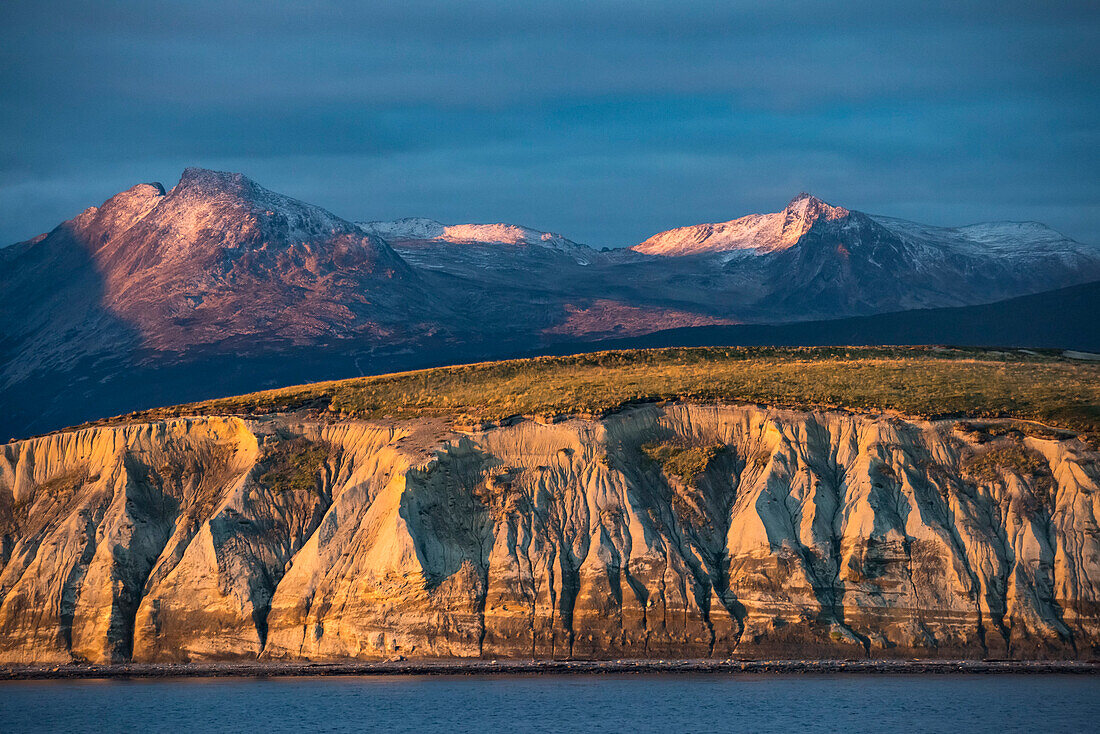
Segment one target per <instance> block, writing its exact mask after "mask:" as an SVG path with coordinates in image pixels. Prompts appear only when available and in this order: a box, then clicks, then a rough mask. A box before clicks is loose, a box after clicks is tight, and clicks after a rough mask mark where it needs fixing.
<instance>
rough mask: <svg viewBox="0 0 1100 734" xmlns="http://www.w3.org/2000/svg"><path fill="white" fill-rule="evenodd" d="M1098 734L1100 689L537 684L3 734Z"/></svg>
mask: <svg viewBox="0 0 1100 734" xmlns="http://www.w3.org/2000/svg"><path fill="white" fill-rule="evenodd" d="M39 731H58V732H282V731H293V732H314V731H317V732H336V731H384V732H424V733H427V734H432V733H434V732H440V733H446V734H454V733H456V732H500V731H508V732H592V733H594V734H606V733H610V732H664V733H673V732H676V733H678V732H710V731H729V732H847V733H851V732H857V731H875V732H956V733H958V734H974V733H975V732H998V734H1004V733H1005V732H1016V731H1027V732H1097V731H1100V676H1084V675H1082V676H1077V675H847V674H840V675H744V674H723V675H712V674H705V675H685V674H653V675H591V676H588V675H532V676H522V675H515V676H486V675H481V676H477V675H474V676H424V677H417V676H398V677H347V678H345V677H316V678H229V679H227V678H171V679H152V680H150V679H131V680H118V679H114V680H64V681H19V682H4V683H0V732H39Z"/></svg>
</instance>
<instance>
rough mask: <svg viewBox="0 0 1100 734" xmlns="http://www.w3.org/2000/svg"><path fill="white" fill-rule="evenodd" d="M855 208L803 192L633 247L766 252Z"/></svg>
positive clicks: (658, 251) (678, 252)
mask: <svg viewBox="0 0 1100 734" xmlns="http://www.w3.org/2000/svg"><path fill="white" fill-rule="evenodd" d="M849 214H851V212H849V211H848V210H847V209H844V208H843V207H839V206H832V205H830V204H826V203H825V202H824V201H822V200H821V199H818V198H817V197H816V196H812V195H810V194H807V193H801V194H799V195H798V196H796V197H794V198H793V199H791V201H790V202H789V203H788V204H787V206H786V207H784V208H783V210H782V211H779V212H775V213H773V214H750V215H748V216H746V217H741V218H739V219H734V220H731V221H729V222H718V223H711V224H696V225H692V226H690V227H679V228H677V229H671V230H668V231H667V232H661V233H659V234H655V235H653V236H652V237H650V238H649V239H647V240H646V241H644V242H642V243H641V244H639V245H635V246H634V247H632V248H631V249H632V250H634V251H635V252H640V253H643V254H646V255H662V256H669V257H672V256H682V255H698V254H704V253H720V252H738V251H741V252H745V253H751V254H764V253H769V252H778V251H781V250H786V249H789V248H791V247H793V246H794V245H795V244H797V243H798V241H799V240H800V239H801V238H802V236H803V235H804V234H806V232H807V231H809V229H810V227H812V226H813V225H814V223H816V222H817V221H819V220H821V219H825V220H830V221H832V220H839V219H844V218H845V217H847V216H848V215H849Z"/></svg>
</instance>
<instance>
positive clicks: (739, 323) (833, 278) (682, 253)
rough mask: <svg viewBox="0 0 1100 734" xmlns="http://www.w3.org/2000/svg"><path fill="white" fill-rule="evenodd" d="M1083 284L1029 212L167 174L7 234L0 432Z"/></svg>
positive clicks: (1082, 267)
mask: <svg viewBox="0 0 1100 734" xmlns="http://www.w3.org/2000/svg"><path fill="white" fill-rule="evenodd" d="M1097 280H1100V247H1096V246H1094V245H1088V244H1083V243H1079V242H1075V241H1073V240H1071V239H1069V238H1067V237H1065V236H1063V235H1061V234H1059V233H1057V232H1055V231H1054V230H1052V229H1050V228H1048V227H1045V226H1043V225H1041V224H1038V223H1034V222H1024V223H1019V222H997V223H989V224H977V225H971V226H967V227H958V228H942V227H932V226H927V225H921V224H916V223H913V222H907V221H903V220H899V219H893V218H888V217H882V216H875V215H869V214H864V213H862V212H858V211H853V210H849V209H846V208H843V207H840V206H834V205H831V204H827V203H825V202H823V201H821V200H820V199H818V198H816V197H814V196H811V195H809V194H805V193H803V194H799V195H798V196H796V197H795V198H794V199H792V200H791V201H790V202H789V203H788V204H787V205H786V206H785V207H784V208H783V209H782V210H781V211H778V212H775V213H771V214H753V215H749V216H745V217H741V218H739V219H734V220H731V221H728V222H722V223H714V224H698V225H694V226H690V227H681V228H677V229H672V230H669V231H667V232H662V233H660V234H656V235H654V236H653V237H650V238H648V239H647V240H645V241H644V242H642V243H639V244H637V245H634V246H633V247H630V248H623V249H608V248H603V249H600V250H597V249H595V248H592V247H588V246H586V245H583V244H580V243H577V242H573V241H571V240H569V239H567V238H565V237H563V236H561V235H558V234H552V233H548V232H541V231H538V230H534V229H530V228H527V227H521V226H517V225H513V224H507V223H496V224H455V225H445V224H441V223H439V222H436V221H433V220H430V219H422V218H410V219H401V220H396V221H364V222H358V223H356V222H352V221H349V220H345V219H341V218H340V217H337V216H335V215H333V214H331V213H330V212H328V211H325V210H324V209H322V208H320V207H316V206H312V205H309V204H306V203H304V202H301V201H298V200H295V199H292V198H290V197H287V196H283V195H281V194H277V193H275V192H272V191H269V190H267V189H265V188H263V187H262V186H260V185H258V184H256V183H255V182H253V181H251V180H249V179H248V178H246V177H244V176H242V175H240V174H234V173H222V172H215V171H208V170H204V169H197V168H189V169H187V170H186V171H185V172H184V173H183V176H182V177H181V179H180V181H179V183H177V184H176V185H175V186H174V187H173V188H171V189H170V190H167V189H166V188H165V187H163V186H161V185H160V184H139V185H137V186H134V187H133V188H131V189H129V190H127V191H124V192H121V193H119V194H117V195H115V196H114V197H112V198H110V199H109V200H107V201H106V202H104V203H103V204H102V205H101V206H99V207H91V208H89V209H87V210H85V211H84V212H82V213H81V214H79V215H77V216H76V217H75V218H73V219H70V220H68V221H66V222H63V223H62V224H60V225H59V226H57V227H56V228H55V229H53V230H52V231H50V232H49V233H47V234H43V235H40V236H38V237H35V238H33V239H31V240H28V241H26V242H22V243H18V244H15V245H13V246H10V247H6V248H3V249H0V391H2V394H3V397H2V398H0V430H4V431H8V434H9V435H27V434H29V433H33V432H42V431H46V430H51V429H54V428H57V427H60V426H62V425H67V424H72V423H75V422H79V421H83V420H88V419H91V418H95V417H100V416H102V415H104V414H114V413H119V412H123V411H129V410H134V409H138V408H142V407H150V406H153V405H160V404H166V403H176V402H182V401H186V400H195V399H201V398H206V397H214V396H217V395H222V394H227V393H232V392H242V391H247V390H254V389H259V388H262V387H272V386H276V385H280V384H289V383H293V382H302V381H307V380H318V379H327V378H338V377H348V376H353V375H356V374H367V373H377V372H382V371H390V370H396V369H409V368H414V367H421V366H431V365H435V364H444V363H448V362H456V361H476V360H481V359H487V358H499V357H504V356H512V355H515V354H530V353H538V352H544V351H554V350H559V351H560V350H562V349H565V348H567V347H569V346H571V345H579V346H580V347H581V348H583V346H584V345H590V346H595V345H598V344H600V343H604V342H606V341H607V340H611V339H615V340H624V339H636V338H644V336H645V335H647V334H652V333H654V332H663V333H679V334H684V338H685V339H689V340H690V339H697V337H689V336H688V334H689V333H695V334H698V333H699V332H693V331H692V330H695V329H700V328H705V329H710V330H712V331H711V332H709V333H714V334H725V335H726V336H725V337H717V336H716V337H715V338H728V339H736V338H737V337H736V336H733V335H732V334H733V333H734V332H730V331H728V329H731V328H733V329H739V328H740V329H743V328H753V329H769V328H779V329H782V328H790V327H783V326H775V325H782V324H793V323H794V322H811V321H812V322H827V323H831V322H832V320H837V319H851V318H853V317H870V318H876V317H875V316H874V315H875V314H888V313H892V312H902V311H911V310H914V309H944V308H947V309H957V308H959V307H975V306H977V305H979V304H995V302H1000V301H1002V300H1005V299H1013V298H1017V297H1020V296H1026V295H1029V294H1042V293H1044V292H1049V291H1053V290H1055V289H1060V288H1066V287H1068V286H1078V285H1081V284H1086V283H1090V282H1093V281H1097ZM1089 293H1093V294H1094V293H1095V291H1089ZM1049 298H1053V299H1055V300H1054V301H1053V303H1055V304H1056V303H1057V300H1056V299H1057V298H1058V296H1056V295H1055V296H1050V297H1049ZM1049 298H1048V300H1049ZM1092 298H1093V299H1094V301H1095V295H1093V296H1092ZM982 308H986V309H989V308H991V307H990V306H988V305H986V306H982ZM993 308H994V309H995V308H996V307H995V306H993ZM952 318H953V319H955V320H956V321H957V320H958V319H959V318H962V319H963V321H965V316H960V315H959V314H955V315H954V316H952ZM987 318H988V317H987ZM933 319H934V317H933ZM993 320H994V321H996V317H994V318H993ZM822 328H823V331H822V332H821V333H829V331H828V329H827V328H825V327H822ZM673 329H674V330H677V331H676V332H668V331H667V330H673ZM714 329H718V331H713V330H714ZM702 333H708V332H702ZM923 333H924V334H926V335H928V336H936V335H937V332H936V329H935V327H934V326H933V327H932V328H930V329H926V330H925V331H924V332H923ZM945 333H946V332H945ZM882 336H883V339H882V341H884V342H890V343H897V342H900V341H904V337H903V336H898V335H895V336H894V338H891V336H892V334H891V333H890V332H889V330H887V332H886V333H884V334H882ZM1004 337H1005V338H1006V340H1008V342H1009V343H1010V344H1009V345H1013V346H1052V345H1049V344H1035V343H1033V337H1032V336H1028V335H1026V334H1023V333H1022V332H1021V333H1020V334H1016V333H1014V332H1012V331H1011V330H1009V331H1008V332H1004ZM754 338H755V339H757V340H762V341H765V342H766V341H767V337H766V335H765V336H759V335H757V336H756V337H754ZM946 340H947V339H945V341H946ZM930 341H939V340H931V339H930ZM1053 346H1062V347H1065V348H1078V349H1081V348H1092V344H1091V343H1084V342H1076V341H1075V342H1073V343H1069V342H1067V343H1064V344H1058V345H1053Z"/></svg>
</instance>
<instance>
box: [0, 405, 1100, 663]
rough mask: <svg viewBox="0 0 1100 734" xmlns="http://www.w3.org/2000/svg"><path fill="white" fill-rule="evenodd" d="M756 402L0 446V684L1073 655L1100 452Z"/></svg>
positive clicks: (99, 433) (208, 430) (1088, 643)
mask: <svg viewBox="0 0 1100 734" xmlns="http://www.w3.org/2000/svg"><path fill="white" fill-rule="evenodd" d="M1025 433H1027V432H1026V431H1025V432H1021V431H1019V430H1016V429H1013V428H1011V426H1009V425H1008V424H1005V423H989V424H979V425H976V426H971V425H960V424H955V423H953V422H950V421H945V422H936V423H928V422H917V421H906V420H902V419H899V418H896V417H883V416H861V415H852V414H847V413H840V412H836V413H832V412H817V413H799V412H791V411H780V410H769V409H761V408H756V407H751V406H750V407H736V406H701V405H682V404H672V405H667V406H656V405H648V406H643V407H637V408H633V409H630V410H626V411H623V412H620V413H617V414H615V415H612V416H610V417H608V418H605V419H602V420H598V421H587V420H579V419H572V420H564V421H560V422H553V423H543V422H539V421H536V420H526V419H525V420H519V421H516V422H513V423H512V424H511V425H506V426H495V427H491V428H486V429H485V430H472V431H465V432H461V431H457V430H454V429H453V428H451V427H449V426H447V425H446V424H444V423H443V422H441V421H427V420H423V421H419V422H405V423H392V424H382V423H366V422H350V421H349V422H336V423H331V422H330V423H319V422H316V421H315V420H306V419H304V418H303V419H299V418H296V417H295V416H293V415H290V416H281V417H276V418H271V419H266V420H254V421H251V420H250V421H244V420H241V419H237V418H210V417H208V418H192V419H179V420H170V421H161V422H153V423H144V424H130V425H123V426H118V427H99V428H88V429H84V430H80V431H76V432H69V433H59V434H53V435H50V436H46V437H42V438H37V439H33V440H28V441H21V442H13V443H10V444H7V445H5V446H3V447H0V534H2V554H0V661H4V662H35V663H56V662H67V661H71V660H87V661H94V662H111V661H123V660H129V659H133V660H137V661H188V660H190V661H197V660H217V659H250V658H261V659H309V660H336V659H343V658H384V657H392V656H395V655H404V656H407V657H410V658H415V657H465V656H478V655H483V656H493V657H568V656H574V657H684V658H688V657H703V656H716V657H717V656H721V657H725V656H728V655H739V656H746V657H748V656H765V655H767V656H796V657H810V656H833V657H835V656H840V657H853V656H859V655H864V654H870V655H873V656H920V657H954V656H965V657H983V656H996V657H1002V656H1014V657H1089V656H1094V655H1096V654H1097V653H1098V651H1100V603H1098V602H1100V530H1098V526H1097V517H1098V514H1100V492H1098V491H1097V489H1098V484H1100V463H1098V461H1100V455H1098V454H1097V453H1096V452H1094V451H1092V450H1091V449H1090V448H1089V447H1088V446H1087V445H1086V444H1085V443H1083V442H1081V441H1080V440H1078V439H1076V438H1062V439H1056V438H1038V437H1034V436H1028V435H1025Z"/></svg>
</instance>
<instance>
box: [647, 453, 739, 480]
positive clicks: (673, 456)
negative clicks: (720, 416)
mask: <svg viewBox="0 0 1100 734" xmlns="http://www.w3.org/2000/svg"><path fill="white" fill-rule="evenodd" d="M725 450H726V447H725V446H722V445H720V444H719V445H715V446H678V445H676V444H671V443H647V444H644V445H643V446H642V453H644V454H645V455H646V456H648V457H649V458H650V459H652V460H653V461H655V462H657V463H658V464H660V465H661V468H662V469H664V470H665V471H666V472H668V473H669V474H672V475H673V476H676V477H678V478H679V479H680V480H681V481H682V482H684V483H685V484H694V483H695V480H696V479H697V478H698V476H699V475H700V474H702V473H703V472H704V471H706V469H707V467H708V466H709V465H710V462H711V460H712V459H713V458H714V457H716V456H718V455H719V454H720V453H722V452H723V451H725Z"/></svg>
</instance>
